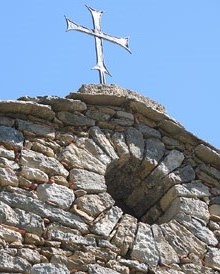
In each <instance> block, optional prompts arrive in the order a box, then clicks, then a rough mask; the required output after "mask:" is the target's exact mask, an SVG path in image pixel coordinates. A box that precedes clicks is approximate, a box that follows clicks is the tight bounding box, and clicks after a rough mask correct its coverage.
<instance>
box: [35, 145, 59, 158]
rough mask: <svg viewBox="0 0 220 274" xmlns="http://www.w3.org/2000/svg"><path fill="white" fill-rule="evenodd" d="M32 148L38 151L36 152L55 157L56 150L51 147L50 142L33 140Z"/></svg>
mask: <svg viewBox="0 0 220 274" xmlns="http://www.w3.org/2000/svg"><path fill="white" fill-rule="evenodd" d="M31 149H32V150H34V151H36V152H40V153H43V154H45V155H46V156H48V157H54V155H55V154H54V151H53V149H52V148H50V147H49V145H48V143H46V142H45V143H44V142H42V143H40V142H33V144H32V146H31Z"/></svg>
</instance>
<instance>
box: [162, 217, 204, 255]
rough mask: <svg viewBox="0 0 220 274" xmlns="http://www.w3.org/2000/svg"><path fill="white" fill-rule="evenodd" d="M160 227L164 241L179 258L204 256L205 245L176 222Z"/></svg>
mask: <svg viewBox="0 0 220 274" xmlns="http://www.w3.org/2000/svg"><path fill="white" fill-rule="evenodd" d="M160 227H161V229H162V231H163V235H164V237H165V239H166V240H167V241H168V242H169V244H170V245H171V246H172V247H173V249H174V250H175V251H176V253H177V254H178V255H179V256H186V255H187V254H189V253H194V254H196V255H198V256H201V257H202V256H203V255H204V254H205V252H206V244H205V243H203V242H202V241H200V240H199V239H198V238H197V237H195V236H194V235H193V234H192V233H191V232H190V231H189V230H188V229H186V228H185V227H184V226H183V225H181V224H179V223H178V222H177V221H175V220H173V221H171V222H169V223H168V224H162V225H161V226H160Z"/></svg>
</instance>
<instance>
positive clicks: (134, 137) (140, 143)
mask: <svg viewBox="0 0 220 274" xmlns="http://www.w3.org/2000/svg"><path fill="white" fill-rule="evenodd" d="M125 136H126V141H127V144H128V147H129V150H130V153H131V155H132V156H133V157H134V158H135V159H138V160H142V158H143V153H144V145H145V144H144V138H143V134H142V133H141V132H140V131H139V130H137V129H136V128H133V127H129V128H128V129H127V130H126V135H125Z"/></svg>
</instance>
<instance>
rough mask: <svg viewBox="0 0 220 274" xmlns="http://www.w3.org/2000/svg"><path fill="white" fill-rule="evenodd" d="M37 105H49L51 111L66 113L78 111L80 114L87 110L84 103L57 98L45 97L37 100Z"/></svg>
mask: <svg viewBox="0 0 220 274" xmlns="http://www.w3.org/2000/svg"><path fill="white" fill-rule="evenodd" d="M37 101H38V103H40V104H44V105H50V106H51V108H52V109H53V111H55V112H58V111H62V110H65V111H68V112H74V111H79V112H82V111H84V110H86V109H87V106H86V104H85V103H84V102H82V101H80V100H73V99H67V98H60V97H57V96H45V97H40V98H37Z"/></svg>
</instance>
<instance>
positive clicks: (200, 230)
mask: <svg viewBox="0 0 220 274" xmlns="http://www.w3.org/2000/svg"><path fill="white" fill-rule="evenodd" d="M175 218H176V220H177V221H178V222H179V223H180V224H182V225H184V226H185V227H186V228H187V229H188V230H189V231H191V232H192V233H193V234H194V235H195V236H196V237H197V238H198V239H200V240H201V241H203V242H205V243H206V244H207V245H211V246H215V245H217V244H218V240H217V239H216V237H215V235H214V233H213V232H212V231H211V230H210V229H208V228H207V227H206V226H205V223H204V222H203V221H202V220H199V219H196V218H193V217H192V216H191V215H190V212H188V214H186V213H180V214H178V215H177V216H176V217H175Z"/></svg>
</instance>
